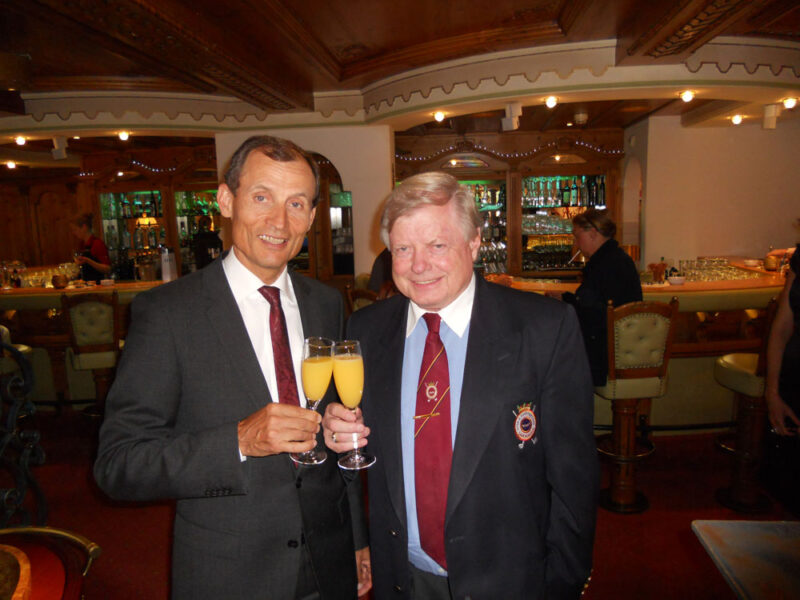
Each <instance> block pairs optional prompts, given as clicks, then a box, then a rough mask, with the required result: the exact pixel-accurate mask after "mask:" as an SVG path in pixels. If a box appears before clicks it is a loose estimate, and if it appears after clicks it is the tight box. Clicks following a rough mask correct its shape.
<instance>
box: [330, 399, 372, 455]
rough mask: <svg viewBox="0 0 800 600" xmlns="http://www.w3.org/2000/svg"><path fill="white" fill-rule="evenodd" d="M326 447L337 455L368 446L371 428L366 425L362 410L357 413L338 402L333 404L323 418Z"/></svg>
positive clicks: (357, 410)
mask: <svg viewBox="0 0 800 600" xmlns="http://www.w3.org/2000/svg"><path fill="white" fill-rule="evenodd" d="M322 428H323V429H324V430H325V435H324V439H325V445H326V446H327V447H328V448H330V449H331V450H333V451H334V452H336V453H339V454H341V453H344V452H349V451H350V450H353V449H354V448H356V447H358V448H362V447H364V446H366V445H367V436H368V435H369V427H367V426H366V425H364V417H363V416H362V414H361V409H356V411H355V413H353V412H352V411H350V410H349V409H347V408H345V407H344V406H343V405H341V404H339V403H338V402H331V403H330V404H328V406H327V408H326V409H325V416H323V417H322Z"/></svg>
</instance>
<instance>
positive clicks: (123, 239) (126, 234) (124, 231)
mask: <svg viewBox="0 0 800 600" xmlns="http://www.w3.org/2000/svg"><path fill="white" fill-rule="evenodd" d="M124 225H125V224H124V223H123V227H122V228H121V233H120V247H121V248H126V249H127V248H130V247H131V232H130V231H129V230H128V228H127V227H124Z"/></svg>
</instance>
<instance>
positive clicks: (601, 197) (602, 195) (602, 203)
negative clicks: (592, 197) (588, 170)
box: [597, 175, 606, 208]
mask: <svg viewBox="0 0 800 600" xmlns="http://www.w3.org/2000/svg"><path fill="white" fill-rule="evenodd" d="M597 206H599V207H601V208H605V207H606V178H605V175H601V176H600V185H599V186H598V187H597Z"/></svg>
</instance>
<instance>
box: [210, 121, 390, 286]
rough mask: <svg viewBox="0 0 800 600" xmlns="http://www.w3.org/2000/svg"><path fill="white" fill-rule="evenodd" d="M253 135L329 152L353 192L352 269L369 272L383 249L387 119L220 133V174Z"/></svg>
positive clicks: (387, 177)
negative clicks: (381, 228)
mask: <svg viewBox="0 0 800 600" xmlns="http://www.w3.org/2000/svg"><path fill="white" fill-rule="evenodd" d="M251 135H274V136H278V137H282V138H285V139H289V140H292V141H293V142H295V143H296V144H298V145H299V146H301V147H302V148H304V149H306V150H309V151H313V152H318V153H319V154H322V155H323V156H325V157H326V158H328V159H329V160H330V161H331V162H332V163H333V165H334V166H335V167H336V170H337V171H339V175H340V176H341V178H342V186H343V189H345V190H348V191H350V192H352V194H353V245H354V253H355V272H356V273H369V271H370V269H371V268H372V261H373V260H374V259H375V256H376V255H377V254H378V252H380V251H381V250H382V249H383V246H382V245H381V242H380V240H379V238H378V227H377V225H376V223H377V218H378V217H377V213H378V210H379V208H380V206H381V203H382V202H383V199H384V198H385V197H386V196H387V194H388V193H389V192H390V191H391V190H392V185H393V169H394V134H393V132H392V130H391V129H390V128H389V127H388V126H385V125H373V126H357V127H310V128H293V129H276V130H262V131H244V132H236V133H220V134H217V135H216V136H215V139H216V148H217V172H218V173H220V174H222V173H224V171H225V166H226V165H227V162H228V161H229V160H230V157H231V156H232V155H233V153H234V152H235V151H236V148H238V147H239V145H240V144H241V143H242V142H244V141H245V140H246V139H247V138H248V137H250V136H251Z"/></svg>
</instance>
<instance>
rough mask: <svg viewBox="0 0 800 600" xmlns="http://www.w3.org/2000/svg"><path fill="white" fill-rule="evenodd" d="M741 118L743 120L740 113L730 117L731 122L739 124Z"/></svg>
mask: <svg viewBox="0 0 800 600" xmlns="http://www.w3.org/2000/svg"><path fill="white" fill-rule="evenodd" d="M742 120H743V117H742V115H733V116H732V117H731V123H733V124H734V125H739V124H740V123H741V122H742Z"/></svg>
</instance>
